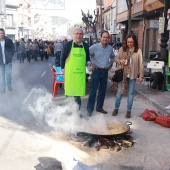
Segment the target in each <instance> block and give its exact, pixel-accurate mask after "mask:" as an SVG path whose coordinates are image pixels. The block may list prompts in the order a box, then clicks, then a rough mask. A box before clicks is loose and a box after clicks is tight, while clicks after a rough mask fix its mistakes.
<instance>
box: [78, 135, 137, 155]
mask: <svg viewBox="0 0 170 170" xmlns="http://www.w3.org/2000/svg"><path fill="white" fill-rule="evenodd" d="M81 138H84V139H86V140H84V141H85V142H84V144H83V146H86V147H89V148H91V147H94V148H96V150H97V151H99V150H100V149H109V150H111V151H115V152H118V151H120V150H121V149H122V148H130V147H132V145H133V144H134V142H133V138H132V137H131V136H130V135H125V134H124V135H116V136H115V135H110V136H106V137H103V136H102V135H97V136H96V135H95V136H94V135H88V136H87V135H85V134H84V135H81Z"/></svg>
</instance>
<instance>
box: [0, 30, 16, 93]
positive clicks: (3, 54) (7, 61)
mask: <svg viewBox="0 0 170 170" xmlns="http://www.w3.org/2000/svg"><path fill="white" fill-rule="evenodd" d="M14 53H15V48H14V44H13V42H12V40H11V39H9V38H8V37H6V36H5V30H4V29H3V28H0V80H1V81H0V83H1V93H5V92H6V83H7V86H8V90H9V91H12V83H11V74H12V57H13V56H14Z"/></svg>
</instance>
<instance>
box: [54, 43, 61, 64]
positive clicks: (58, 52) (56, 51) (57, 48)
mask: <svg viewBox="0 0 170 170" xmlns="http://www.w3.org/2000/svg"><path fill="white" fill-rule="evenodd" d="M62 49H63V43H62V42H61V40H58V41H57V42H56V43H55V44H54V54H55V57H56V58H55V62H56V61H60V56H61V51H62Z"/></svg>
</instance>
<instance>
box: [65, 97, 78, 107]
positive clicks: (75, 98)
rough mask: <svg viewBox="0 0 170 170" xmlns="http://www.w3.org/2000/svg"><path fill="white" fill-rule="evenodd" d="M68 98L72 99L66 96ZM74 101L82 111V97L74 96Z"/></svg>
mask: <svg viewBox="0 0 170 170" xmlns="http://www.w3.org/2000/svg"><path fill="white" fill-rule="evenodd" d="M66 97H72V96H66ZM74 100H75V102H76V103H77V104H78V106H79V110H80V108H81V97H80V96H74Z"/></svg>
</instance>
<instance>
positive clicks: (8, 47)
mask: <svg viewBox="0 0 170 170" xmlns="http://www.w3.org/2000/svg"><path fill="white" fill-rule="evenodd" d="M14 53H15V48H14V44H13V42H12V40H11V39H9V38H8V37H5V59H6V64H8V63H11V62H12V58H13V56H14ZM0 64H3V56H2V48H1V45H0Z"/></svg>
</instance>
